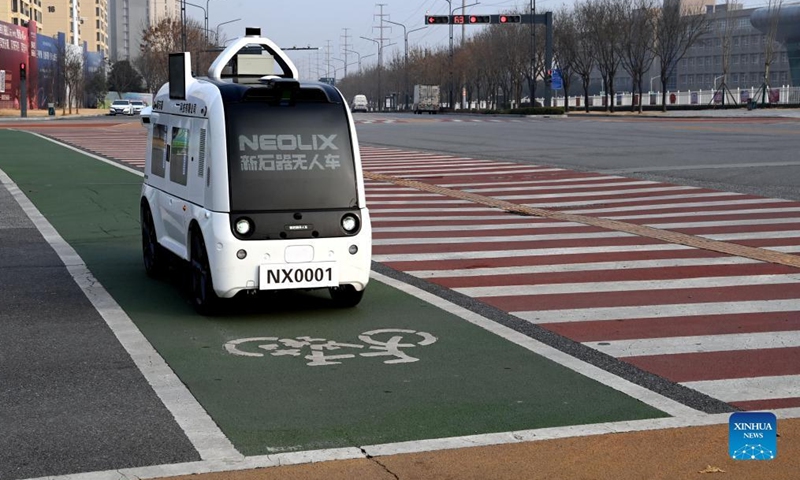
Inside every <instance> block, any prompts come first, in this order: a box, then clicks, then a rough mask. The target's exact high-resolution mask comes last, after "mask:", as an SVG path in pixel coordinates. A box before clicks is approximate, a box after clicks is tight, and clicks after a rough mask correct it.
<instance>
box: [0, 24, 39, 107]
mask: <svg viewBox="0 0 800 480" xmlns="http://www.w3.org/2000/svg"><path fill="white" fill-rule="evenodd" d="M31 23H34V28H35V22H31ZM29 52H30V38H29V34H28V28H26V27H21V26H19V25H12V24H10V23H6V22H0V70H3V71H5V82H4V90H5V91H4V92H2V93H0V108H17V109H18V108H19V67H20V64H22V63H24V64H26V65H28V64H29V63H30V58H29ZM34 72H35V70H34V69H32V68H29V69H28V77H29V78H30V77H32V76H33V75H34Z"/></svg>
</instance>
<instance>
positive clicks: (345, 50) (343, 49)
mask: <svg viewBox="0 0 800 480" xmlns="http://www.w3.org/2000/svg"><path fill="white" fill-rule="evenodd" d="M342 30H344V35H343V37H344V48H342V49H341V50H342V53H343V54H344V76H345V77H346V76H347V52H348V51H349V50H348V48H349V45H348V43H347V41H348V39H349V38H350V35H348V34H347V31H348V30H350V29H349V28H343V29H342Z"/></svg>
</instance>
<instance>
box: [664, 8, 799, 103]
mask: <svg viewBox="0 0 800 480" xmlns="http://www.w3.org/2000/svg"><path fill="white" fill-rule="evenodd" d="M755 10H756V9H754V8H740V7H739V8H736V9H732V10H731V11H730V12H727V11H726V10H725V5H724V4H723V5H716V7H715V8H714V9H713V11H710V12H709V13H707V14H706V15H707V17H708V22H709V29H708V31H707V32H706V33H705V34H703V35H702V36H701V37H700V38H699V39H698V41H697V42H696V43H695V44H694V45H693V46H692V47H691V48H690V49H689V51H688V52H687V53H686V55H685V56H684V57H683V59H681V61H680V62H678V67H677V69H676V76H675V85H676V88H677V89H678V90H714V89H717V88H719V86H720V85H721V83H722V82H723V80H724V81H725V84H726V85H727V87H728V88H731V89H736V88H746V89H750V88H758V87H759V86H761V84H762V83H763V81H764V56H765V52H764V50H765V46H766V40H767V38H766V36H765V35H764V33H762V32H761V31H760V30H758V29H756V28H755V27H754V26H753V25H752V23H751V21H750V17H751V15H752V14H753V12H754V11H755ZM726 21H730V22H733V27H732V28H731V29H730V30H729V31H730V38H731V43H730V45H731V47H730V67H729V71H728V74H727V75H726V76H725V78H723V69H722V63H723V62H722V60H723V58H722V56H723V48H722V45H723V39H724V36H725V35H726V28H725V25H726ZM769 77H770V78H769V81H768V83H769V85H770V86H772V87H779V86H782V85H793V84H794V83H793V82H797V80H800V79H794V80H793V79H792V78H791V75H790V74H789V61H788V56H787V51H786V46H785V45H784V44H782V43H781V44H779V45H777V47H776V49H775V53H774V56H773V59H772V64H771V65H770V75H769Z"/></svg>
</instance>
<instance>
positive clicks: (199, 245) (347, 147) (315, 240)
mask: <svg viewBox="0 0 800 480" xmlns="http://www.w3.org/2000/svg"><path fill="white" fill-rule="evenodd" d="M169 63H170V74H169V75H170V78H169V83H168V84H166V85H164V86H163V87H162V88H161V89H160V90H159V92H158V94H157V96H156V98H155V99H154V102H153V105H152V107H151V108H150V109H146V110H145V111H144V112H143V114H142V122H143V124H144V125H145V127H146V128H147V129H148V141H147V146H148V150H147V152H148V153H147V159H146V164H145V176H144V185H143V186H142V197H141V225H142V247H143V250H144V266H145V270H146V272H147V273H148V275H150V276H157V275H159V274H162V273H164V272H165V271H166V267H167V265H168V260H169V257H172V256H173V255H174V256H177V257H178V258H180V259H182V260H183V261H185V262H188V267H189V269H188V272H189V275H188V277H189V280H188V281H189V283H190V285H189V286H190V291H191V300H192V303H193V304H194V306H195V308H196V309H197V310H198V312H200V313H203V314H206V313H212V312H213V311H215V310H216V308H215V307H218V301H219V299H220V298H230V297H233V296H234V295H236V294H237V293H239V292H241V291H249V292H253V293H254V292H257V291H260V290H280V289H318V288H327V289H329V291H330V295H331V298H332V299H333V301H334V303H335V304H336V305H338V306H342V307H350V306H354V305H356V304H358V303H359V301H361V298H362V295H363V293H364V289H365V288H366V286H367V282H368V281H369V273H370V263H371V255H372V243H371V227H370V219H369V212H368V211H367V207H366V199H365V195H364V179H363V176H362V172H361V156H360V152H359V147H358V139H357V137H356V130H355V125H354V123H353V118H352V116H351V114H350V110H349V108H348V105H347V102H346V101H345V99H344V98H343V96H342V94H341V93H340V92H339V90H337V89H336V88H334V87H333V86H331V85H327V84H324V83H318V82H308V83H306V82H302V83H301V82H300V81H299V75H298V72H297V69H296V68H295V66H294V64H293V63H292V61H291V60H290V59H289V57H288V56H286V54H285V53H284V52H283V51H282V50H281V49H280V48H278V47H277V46H276V45H275V44H274V43H273V42H272V41H271V40H269V39H267V38H265V37H262V36H261V34H260V29H247V34H246V36H245V37H243V38H240V39H238V40H237V41H235V42H234V43H233V44H231V45H230V46H229V47H227V48H226V49H225V50H224V51H223V52H222V53H221V54H220V55H219V57H217V59H216V60H215V61H214V63H213V64H212V65H211V67H210V68H209V70H208V78H194V77H192V75H191V69H190V65H191V63H190V57H189V54H188V53H180V54H172V55H170V59H169ZM254 65H255V66H260V67H261V68H262V71H261V73H256V74H248V73H247V71H246V68H252V67H253V66H254ZM265 66H268V67H269V68H268V70H269V71H267V72H263V67H265ZM278 68H279V69H280V70H281V71H282V72H281V73H275V70H277V69H278Z"/></svg>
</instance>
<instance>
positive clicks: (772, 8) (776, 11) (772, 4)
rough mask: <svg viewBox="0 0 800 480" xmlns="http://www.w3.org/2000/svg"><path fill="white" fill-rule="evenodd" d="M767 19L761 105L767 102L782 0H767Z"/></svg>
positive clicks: (776, 45)
mask: <svg viewBox="0 0 800 480" xmlns="http://www.w3.org/2000/svg"><path fill="white" fill-rule="evenodd" d="M767 2H768V3H767V19H768V21H769V24H768V26H767V31H766V33H765V35H764V37H765V38H764V82H763V83H762V84H761V105H762V106H763V105H765V104H766V102H767V92H768V91H769V68H770V66H771V65H772V62H773V60H774V59H775V50H777V47H778V43H777V42H776V41H775V40H776V37H777V35H778V21H779V19H780V13H781V8H782V7H783V0H767Z"/></svg>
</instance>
